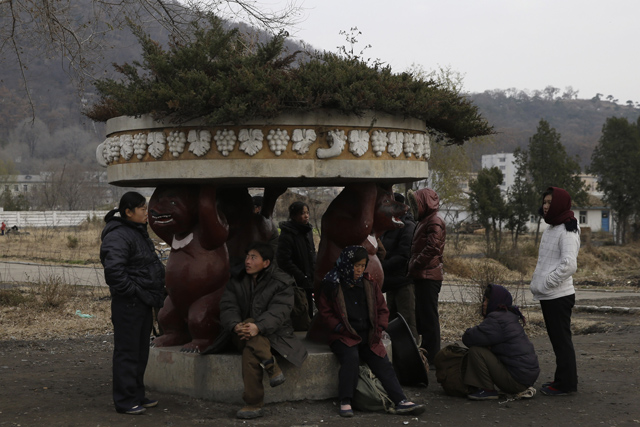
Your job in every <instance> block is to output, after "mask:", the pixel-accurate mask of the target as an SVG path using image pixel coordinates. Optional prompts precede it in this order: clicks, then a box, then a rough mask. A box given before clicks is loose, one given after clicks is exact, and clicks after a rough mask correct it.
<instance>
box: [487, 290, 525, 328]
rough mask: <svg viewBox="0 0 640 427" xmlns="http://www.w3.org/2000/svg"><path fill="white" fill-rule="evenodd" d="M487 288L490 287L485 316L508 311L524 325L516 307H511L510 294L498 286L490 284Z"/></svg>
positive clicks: (521, 315)
mask: <svg viewBox="0 0 640 427" xmlns="http://www.w3.org/2000/svg"><path fill="white" fill-rule="evenodd" d="M489 286H490V287H491V294H490V295H489V302H488V303H487V314H489V313H491V312H492V311H498V310H504V311H510V312H512V313H513V314H515V315H516V316H518V317H519V318H520V319H521V320H522V324H523V325H524V324H525V323H526V320H525V318H524V315H523V314H522V312H521V311H520V309H519V308H518V306H517V305H513V297H512V296H511V293H510V292H509V291H508V290H507V289H506V288H504V287H502V286H500V285H494V284H491V285H489ZM485 317H486V315H485Z"/></svg>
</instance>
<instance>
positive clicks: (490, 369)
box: [462, 284, 540, 400]
mask: <svg viewBox="0 0 640 427" xmlns="http://www.w3.org/2000/svg"><path fill="white" fill-rule="evenodd" d="M482 315H483V316H484V320H483V321H482V323H480V324H479V325H477V326H474V327H473V328H469V329H467V330H466V331H465V333H464V335H462V342H463V343H464V345H466V346H467V347H469V353H468V356H467V365H466V370H465V372H464V383H465V384H466V385H468V386H470V387H473V388H475V391H474V392H472V393H470V394H469V395H468V396H467V397H469V399H472V400H488V399H497V398H498V391H497V390H496V387H497V388H499V389H500V390H502V391H503V392H505V393H509V394H518V393H521V392H523V391H525V390H527V389H528V388H529V387H531V386H532V385H533V383H535V382H536V380H537V379H538V375H540V367H539V365H538V357H537V356H536V352H535V349H534V348H533V344H532V343H531V341H530V340H529V338H528V337H527V334H526V333H525V331H524V328H523V325H524V324H525V319H524V316H523V315H522V313H521V312H520V310H519V309H518V307H517V306H515V305H513V298H512V296H511V294H510V293H509V291H508V290H507V289H505V288H504V287H502V286H500V285H493V284H490V285H488V286H487V287H486V288H485V291H484V300H483V303H482ZM521 322H522V324H521Z"/></svg>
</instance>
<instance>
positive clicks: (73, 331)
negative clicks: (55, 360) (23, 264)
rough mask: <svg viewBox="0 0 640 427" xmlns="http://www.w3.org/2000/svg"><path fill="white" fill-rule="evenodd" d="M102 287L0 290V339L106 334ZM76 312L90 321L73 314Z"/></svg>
mask: <svg viewBox="0 0 640 427" xmlns="http://www.w3.org/2000/svg"><path fill="white" fill-rule="evenodd" d="M108 295H109V292H108V290H107V289H105V288H95V287H94V288H91V287H83V286H72V285H66V284H60V283H57V282H55V279H52V280H51V281H49V282H48V283H41V284H34V285H30V286H21V287H18V288H11V289H2V290H0V324H1V325H2V328H0V340H9V339H11V340H14V339H15V340H30V339H49V338H70V337H82V336H86V335H101V334H106V333H110V332H111V330H112V326H111V309H110V307H111V303H110V299H109V296H108ZM77 310H80V311H81V312H82V313H83V314H90V315H92V316H93V317H92V318H82V317H79V316H77V315H76V311H77Z"/></svg>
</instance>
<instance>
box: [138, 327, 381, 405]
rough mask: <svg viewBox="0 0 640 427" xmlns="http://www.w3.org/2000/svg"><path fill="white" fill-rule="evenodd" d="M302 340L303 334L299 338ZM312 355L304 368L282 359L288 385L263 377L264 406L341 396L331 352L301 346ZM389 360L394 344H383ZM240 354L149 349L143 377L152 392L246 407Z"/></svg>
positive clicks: (307, 344)
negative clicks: (270, 384)
mask: <svg viewBox="0 0 640 427" xmlns="http://www.w3.org/2000/svg"><path fill="white" fill-rule="evenodd" d="M299 334H300V335H299V338H302V337H303V336H304V333H299ZM302 342H303V344H304V345H305V347H306V348H307V351H308V352H309V356H308V357H307V360H305V362H304V364H303V365H302V367H300V368H296V367H295V366H294V365H292V364H291V363H289V362H287V361H285V360H283V359H282V358H278V363H279V365H280V367H281V368H282V371H283V373H284V375H285V378H286V381H285V383H284V384H282V385H280V386H278V387H275V388H271V387H270V386H269V378H268V377H267V375H266V374H265V376H264V378H265V379H264V388H265V396H264V400H265V403H270V402H284V401H293V400H304V399H309V400H322V399H330V398H333V397H337V395H338V369H339V367H340V365H339V363H338V359H337V358H336V357H335V356H334V354H333V353H332V352H331V350H330V349H329V347H328V346H326V345H320V344H316V343H313V342H310V341H308V340H302ZM385 346H386V347H387V352H388V353H389V355H391V342H390V341H385ZM241 359H242V358H241V356H240V354H235V353H234V354H231V353H229V354H211V355H204V356H203V355H199V354H190V353H181V352H180V347H163V348H155V347H154V348H151V351H150V354H149V363H148V365H147V371H146V374H145V378H144V382H145V386H146V387H147V389H149V390H156V391H160V392H163V393H177V394H183V395H187V396H192V397H197V398H200V399H206V400H212V401H214V402H222V403H233V404H242V403H243V401H242V392H243V390H244V385H243V383H242V360H241Z"/></svg>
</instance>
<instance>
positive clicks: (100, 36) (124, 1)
mask: <svg viewBox="0 0 640 427" xmlns="http://www.w3.org/2000/svg"><path fill="white" fill-rule="evenodd" d="M87 4H89V7H87ZM209 14H216V15H218V16H221V17H223V18H227V19H232V20H237V21H245V22H247V23H249V24H251V25H256V26H259V27H262V28H266V29H269V30H272V31H275V30H280V29H282V28H284V27H285V26H287V25H294V24H295V23H297V22H298V20H299V19H300V15H301V7H299V6H298V5H297V4H296V3H295V0H292V1H291V2H289V3H287V4H286V5H285V6H284V7H282V8H280V9H279V10H271V9H269V8H268V7H266V6H265V7H264V8H262V7H260V6H259V4H258V2H257V1H254V0H183V1H181V2H178V1H176V0H84V1H77V0H73V1H72V0H0V63H2V66H3V67H8V66H10V65H11V64H15V65H17V66H18V67H19V70H20V73H21V77H22V82H23V84H24V88H25V96H26V98H27V100H28V102H29V105H30V107H31V113H32V117H33V118H34V119H35V108H34V101H33V99H32V98H31V93H30V91H29V78H28V74H27V69H28V67H29V63H30V62H31V61H32V60H34V59H35V58H36V57H38V58H39V57H46V58H59V59H60V60H61V62H62V63H63V64H64V66H65V67H66V70H67V71H68V72H69V74H70V75H71V76H72V78H73V79H74V81H75V83H76V84H77V85H78V88H79V90H82V86H83V82H84V80H85V77H87V76H91V72H92V65H94V64H95V62H96V61H97V60H98V58H100V56H101V55H102V52H103V51H104V49H105V48H106V47H107V46H105V37H104V36H105V34H106V33H108V32H109V31H112V30H115V29H121V28H122V27H123V26H124V25H126V20H127V19H130V20H132V21H134V22H136V23H137V24H139V25H143V26H148V25H160V26H162V27H164V28H165V29H166V30H167V31H169V32H170V33H171V34H172V35H173V37H175V38H177V39H178V40H179V39H188V38H189V36H190V31H191V30H192V29H193V27H192V26H191V25H189V23H190V22H194V21H202V20H203V19H204V18H205V17H206V16H207V15H209ZM27 46H29V47H33V46H36V47H38V48H39V49H38V50H37V51H36V50H33V49H25V47H27ZM29 55H33V57H30V56H29Z"/></svg>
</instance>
